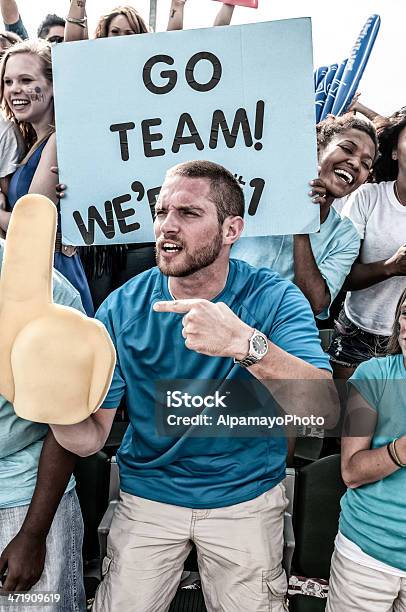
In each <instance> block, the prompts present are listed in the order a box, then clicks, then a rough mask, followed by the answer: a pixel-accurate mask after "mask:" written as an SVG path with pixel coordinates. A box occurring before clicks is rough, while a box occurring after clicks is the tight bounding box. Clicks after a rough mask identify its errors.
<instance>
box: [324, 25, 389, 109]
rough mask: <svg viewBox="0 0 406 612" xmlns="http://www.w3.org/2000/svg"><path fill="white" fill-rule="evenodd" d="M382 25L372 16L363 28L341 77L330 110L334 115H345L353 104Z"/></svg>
mask: <svg viewBox="0 0 406 612" xmlns="http://www.w3.org/2000/svg"><path fill="white" fill-rule="evenodd" d="M380 25H381V18H380V17H379V15H371V16H370V17H369V18H368V20H367V21H366V23H365V25H364V27H363V28H362V30H361V32H360V34H359V36H358V38H357V40H356V42H355V45H354V46H353V48H352V49H351V53H350V56H349V58H348V60H347V64H346V66H345V70H344V72H343V74H342V76H341V83H340V85H339V87H338V89H337V91H336V94H335V100H334V104H333V106H332V108H331V110H330V113H331V114H332V115H336V116H338V115H342V114H344V113H345V112H346V110H347V108H348V106H349V105H350V104H351V101H352V99H353V97H354V95H355V93H356V92H357V89H358V85H359V82H360V80H361V77H362V75H363V73H364V70H365V66H366V65H367V63H368V59H369V56H370V55H371V51H372V48H373V46H374V43H375V40H376V37H377V34H378V31H379V27H380Z"/></svg>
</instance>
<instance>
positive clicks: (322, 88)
mask: <svg viewBox="0 0 406 612" xmlns="http://www.w3.org/2000/svg"><path fill="white" fill-rule="evenodd" d="M337 68H338V64H332V65H331V66H329V67H328V70H327V72H326V74H325V77H324V79H322V81H321V82H320V84H319V86H318V87H317V89H316V123H318V122H319V121H320V117H321V114H322V112H323V107H324V102H325V100H326V98H327V94H328V92H329V89H330V85H331V83H332V82H333V79H334V77H335V74H336V70H337Z"/></svg>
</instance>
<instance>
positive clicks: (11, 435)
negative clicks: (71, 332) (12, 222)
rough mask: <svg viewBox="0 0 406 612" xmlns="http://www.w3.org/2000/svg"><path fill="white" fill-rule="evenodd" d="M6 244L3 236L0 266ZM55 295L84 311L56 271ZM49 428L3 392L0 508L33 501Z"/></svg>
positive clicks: (60, 301)
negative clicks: (31, 418) (29, 417)
mask: <svg viewBox="0 0 406 612" xmlns="http://www.w3.org/2000/svg"><path fill="white" fill-rule="evenodd" d="M3 248H4V247H3V242H2V241H1V240H0V269H1V264H2V261H3ZM53 296H54V301H55V302H57V303H58V304H63V305H65V306H71V307H72V308H76V309H77V310H80V311H81V312H84V310H83V307H82V303H81V301H80V296H79V293H78V292H77V291H76V289H75V288H74V287H73V286H72V285H71V284H70V283H69V282H68V281H67V280H66V279H65V278H64V277H63V276H62V275H61V274H59V273H58V272H56V271H54V275H53ZM61 350H62V349H61ZM47 432H48V426H47V425H43V424H41V423H32V422H31V421H26V420H25V419H20V418H19V417H18V416H17V415H16V413H15V412H14V409H13V406H12V405H11V404H10V403H9V402H8V401H7V400H6V399H5V398H4V397H3V396H2V395H0V508H10V507H14V506H24V505H26V504H29V503H30V501H31V498H32V494H33V492H34V488H35V484H36V481H37V469H38V462H39V456H40V454H41V449H42V443H43V440H44V438H45V436H46V434H47ZM74 486H75V479H74V478H73V476H71V479H70V481H69V484H68V487H67V489H66V490H67V491H70V490H71V489H72V488H73V487H74Z"/></svg>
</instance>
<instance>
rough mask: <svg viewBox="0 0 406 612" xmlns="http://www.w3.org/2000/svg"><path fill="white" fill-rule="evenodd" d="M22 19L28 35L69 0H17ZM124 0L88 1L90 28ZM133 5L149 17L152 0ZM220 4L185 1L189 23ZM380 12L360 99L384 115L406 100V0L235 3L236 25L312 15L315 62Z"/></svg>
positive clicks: (323, 61) (162, 10) (160, 25)
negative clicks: (253, 5)
mask: <svg viewBox="0 0 406 612" xmlns="http://www.w3.org/2000/svg"><path fill="white" fill-rule="evenodd" d="M17 2H18V6H19V10H20V13H21V16H22V18H23V21H24V22H25V25H26V27H27V29H28V31H29V33H30V34H32V35H33V34H35V31H36V28H37V26H38V24H39V23H40V21H41V20H42V18H43V17H44V16H45V15H46V13H49V12H51V13H57V14H59V15H61V16H65V15H66V13H67V10H68V6H69V2H68V0H34V1H33V0H17ZM124 2H125V0H117V1H115V0H87V5H88V6H87V12H88V17H89V29H90V32H93V31H94V28H95V24H96V22H97V19H98V17H99V16H100V15H102V14H105V13H108V12H109V10H111V9H112V8H114V7H115V6H117V4H124ZM133 5H134V6H135V7H136V8H137V9H138V10H139V12H140V13H141V14H142V15H143V16H144V18H145V19H146V20H148V15H149V0H137V2H133ZM169 7H170V0H158V14H157V31H164V30H165V29H166V24H167V19H168V14H169ZM219 7H220V3H219V2H216V1H214V0H187V3H186V7H185V28H196V27H208V26H210V25H211V24H212V23H213V20H214V17H215V15H216V12H217V10H218V9H219ZM373 13H377V14H378V15H380V16H381V20H382V22H381V28H380V31H379V33H378V37H377V40H376V43H375V46H374V49H373V51H372V54H371V57H370V60H369V63H368V65H367V68H366V70H365V73H364V76H363V78H362V81H361V83H360V86H359V90H360V91H361V94H362V97H361V101H362V102H363V103H364V104H365V105H366V106H369V107H370V108H372V109H374V110H376V111H378V112H380V113H381V114H390V113H392V112H393V111H395V110H397V109H398V108H400V107H401V106H405V105H406V87H405V83H404V82H403V75H404V67H405V66H406V43H405V42H403V43H402V42H401V39H403V41H404V36H403V32H404V26H405V23H406V2H405V0H336V2H335V3H333V2H326V0H283V2H276V1H275V0H259V8H258V9H257V10H255V9H247V8H242V7H236V9H235V11H234V17H233V20H232V23H233V24H243V23H250V22H254V21H270V20H275V19H288V18H293V17H311V18H312V24H313V54H314V66H315V67H317V66H323V65H327V64H330V63H339V62H341V61H342V60H343V59H345V58H346V57H348V55H349V52H350V50H351V48H352V46H353V44H354V42H355V40H356V38H357V36H358V34H359V32H360V30H361V28H362V26H363V25H364V23H365V21H366V20H367V18H368V17H369V16H370V15H372V14H373Z"/></svg>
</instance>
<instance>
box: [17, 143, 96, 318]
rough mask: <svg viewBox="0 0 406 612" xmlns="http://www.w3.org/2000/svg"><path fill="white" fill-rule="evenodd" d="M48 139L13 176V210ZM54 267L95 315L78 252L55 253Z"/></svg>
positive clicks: (36, 166) (35, 167) (87, 311)
mask: <svg viewBox="0 0 406 612" xmlns="http://www.w3.org/2000/svg"><path fill="white" fill-rule="evenodd" d="M47 142H48V141H47V140H45V141H44V142H43V143H42V144H41V145H40V146H39V147H38V149H36V151H34V153H33V154H32V155H31V157H30V158H29V159H28V160H27V162H26V163H25V164H23V165H20V166H19V168H17V170H16V171H15V172H14V174H13V176H12V177H11V181H10V185H9V190H8V201H9V204H10V208H11V210H13V207H14V205H15V204H16V202H17V200H18V199H19V198H21V197H22V196H24V195H26V194H27V193H28V191H29V189H30V185H31V182H32V179H33V178H34V174H35V172H36V170H37V168H38V164H39V161H40V159H41V155H42V151H43V150H44V147H45V145H46V143H47ZM58 231H60V214H59V211H58ZM54 267H55V268H56V269H57V270H58V271H59V272H60V273H61V274H63V275H64V276H65V277H66V278H67V279H68V280H69V281H70V282H71V283H72V285H73V286H74V287H75V288H76V289H77V290H78V291H79V293H80V297H81V300H82V304H83V307H84V309H85V311H86V314H87V315H88V316H89V317H92V316H93V315H94V308H93V301H92V296H91V294H90V289H89V285H88V282H87V278H86V275H85V271H84V269H83V266H82V262H81V261H80V257H79V255H78V254H76V255H73V257H67V256H66V255H64V254H63V253H55V255H54Z"/></svg>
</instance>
